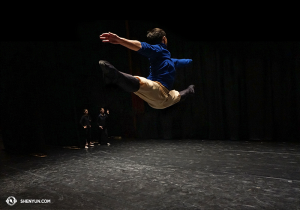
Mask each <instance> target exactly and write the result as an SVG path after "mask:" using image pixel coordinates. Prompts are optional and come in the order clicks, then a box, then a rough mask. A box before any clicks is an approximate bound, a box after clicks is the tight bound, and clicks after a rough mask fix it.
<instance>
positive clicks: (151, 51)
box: [137, 42, 161, 58]
mask: <svg viewBox="0 0 300 210" xmlns="http://www.w3.org/2000/svg"><path fill="white" fill-rule="evenodd" d="M141 45H142V47H141V49H139V50H138V51H137V52H138V53H139V54H141V55H143V56H145V57H147V58H153V57H156V56H157V55H158V53H160V52H161V48H160V47H159V46H158V45H151V44H148V43H146V42H141Z"/></svg>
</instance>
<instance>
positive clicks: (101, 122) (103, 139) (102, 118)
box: [97, 108, 110, 146]
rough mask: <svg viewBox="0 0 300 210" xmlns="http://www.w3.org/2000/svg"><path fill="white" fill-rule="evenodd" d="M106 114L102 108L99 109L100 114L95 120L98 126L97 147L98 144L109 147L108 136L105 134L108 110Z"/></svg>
mask: <svg viewBox="0 0 300 210" xmlns="http://www.w3.org/2000/svg"><path fill="white" fill-rule="evenodd" d="M106 113H107V114H105V112H104V108H101V109H100V114H99V116H98V119H97V124H98V126H99V145H100V144H107V146H109V145H110V143H108V134H107V122H106V119H107V118H108V115H109V110H107V111H106Z"/></svg>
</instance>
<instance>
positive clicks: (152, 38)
mask: <svg viewBox="0 0 300 210" xmlns="http://www.w3.org/2000/svg"><path fill="white" fill-rule="evenodd" d="M147 39H148V43H149V44H160V43H164V44H165V45H167V42H168V40H167V37H166V32H165V31H164V30H162V29H160V28H154V29H152V30H150V31H147Z"/></svg>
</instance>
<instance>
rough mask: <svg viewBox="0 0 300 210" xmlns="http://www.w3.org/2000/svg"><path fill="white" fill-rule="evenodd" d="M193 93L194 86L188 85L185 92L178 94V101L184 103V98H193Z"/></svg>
mask: <svg viewBox="0 0 300 210" xmlns="http://www.w3.org/2000/svg"><path fill="white" fill-rule="evenodd" d="M194 93H195V85H190V86H188V88H187V89H185V90H182V91H180V92H179V94H180V96H181V98H180V101H179V102H182V101H184V100H185V99H186V98H188V97H190V96H193V95H194Z"/></svg>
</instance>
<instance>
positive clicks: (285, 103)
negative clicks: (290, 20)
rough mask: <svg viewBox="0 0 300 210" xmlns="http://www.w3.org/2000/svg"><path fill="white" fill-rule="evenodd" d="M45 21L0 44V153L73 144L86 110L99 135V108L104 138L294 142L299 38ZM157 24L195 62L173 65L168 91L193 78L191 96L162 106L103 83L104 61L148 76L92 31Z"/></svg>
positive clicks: (174, 48) (134, 56) (139, 63)
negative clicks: (105, 115) (106, 115)
mask: <svg viewBox="0 0 300 210" xmlns="http://www.w3.org/2000/svg"><path fill="white" fill-rule="evenodd" d="M49 24H50V23H49ZM49 24H48V25H47V28H43V27H41V26H39V25H35V24H32V25H30V26H28V25H27V26H26V27H31V28H29V29H28V28H27V31H33V32H32V33H30V35H28V36H25V37H16V36H12V37H11V36H7V37H6V40H3V41H1V131H2V136H3V140H4V144H5V145H4V146H5V148H7V149H12V150H32V151H35V150H41V148H43V147H44V146H45V145H47V144H49V145H77V144H79V142H80V141H81V140H82V138H83V136H82V129H81V127H80V125H79V120H80V118H81V116H82V111H83V109H84V108H87V109H89V113H90V116H91V117H92V120H93V121H92V127H93V138H96V137H97V128H96V122H95V120H96V118H97V115H98V114H99V109H100V108H101V107H105V108H106V109H109V110H110V113H111V114H110V119H109V125H110V127H109V135H110V136H123V137H136V138H165V139H182V138H197V139H224V140H227V139H231V140H242V139H250V140H273V141H277V140H285V141H288V140H299V137H300V135H299V132H300V129H299V128H300V122H299V121H300V120H299V117H300V111H299V104H300V44H299V42H298V41H295V40H292V41H289V40H281V39H280V40H268V39H263V40H257V39H251V38H250V39H248V37H242V38H241V39H238V36H236V33H235V31H234V29H231V32H228V33H226V34H223V35H218V36H216V34H217V33H216V32H217V30H216V29H215V30H214V29H213V28H209V29H210V30H208V28H206V29H207V30H206V31H207V33H199V32H197V30H196V28H197V27H195V26H197V24H195V23H189V24H185V25H184V26H183V27H181V28H178V26H177V25H176V24H174V23H168V22H166V21H165V22H163V21H137V20H128V21H125V20H98V21H94V20H90V21H73V22H67V21H62V22H60V23H56V24H52V25H49ZM23 27H25V26H23ZM154 27H161V28H163V29H165V30H166V32H167V38H168V49H169V51H170V52H171V55H172V57H174V58H191V59H193V65H192V66H189V67H186V68H182V69H178V70H177V76H176V81H175V85H174V88H175V89H176V90H179V91H180V90H182V89H185V88H186V87H187V86H188V85H190V84H194V85H195V86H196V94H195V96H194V97H193V98H190V99H188V100H187V101H186V102H185V103H183V104H178V105H177V106H174V107H172V108H170V109H166V110H154V109H152V108H150V107H149V106H148V105H147V104H146V103H145V102H143V101H142V100H140V99H139V98H138V97H136V96H135V95H134V94H129V93H126V92H123V91H121V90H120V89H118V88H115V87H111V86H108V87H105V86H104V83H103V79H102V76H101V75H102V72H101V69H100V68H99V66H98V61H99V60H100V59H104V60H108V61H109V62H111V63H112V64H113V65H115V66H116V67H117V68H118V69H119V70H120V71H123V72H126V73H131V74H134V75H141V76H144V77H147V76H148V65H149V63H148V60H147V59H146V58H144V57H142V56H141V55H139V54H138V53H136V52H130V51H128V50H127V49H126V48H124V47H122V46H118V45H112V44H103V43H102V42H101V41H100V39H99V35H100V34H101V33H103V32H108V31H111V32H113V33H116V34H118V35H119V36H121V37H127V38H130V39H137V40H140V41H146V32H147V30H149V29H151V28H154ZM202 27H203V26H202ZM30 29H31V30H30ZM49 31H50V32H49ZM209 31H210V32H209ZM187 32H188V33H187ZM45 34H47V35H45ZM239 38H240V37H239ZM256 38H257V37H256Z"/></svg>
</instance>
